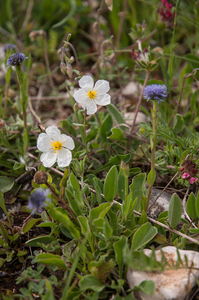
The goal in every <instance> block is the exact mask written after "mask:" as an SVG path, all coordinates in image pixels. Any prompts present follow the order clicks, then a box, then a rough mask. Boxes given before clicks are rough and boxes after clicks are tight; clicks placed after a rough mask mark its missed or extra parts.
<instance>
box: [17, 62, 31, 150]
mask: <svg viewBox="0 0 199 300" xmlns="http://www.w3.org/2000/svg"><path fill="white" fill-rule="evenodd" d="M16 73H17V78H18V81H19V88H20V102H21V107H22V114H23V122H24V132H23V140H24V154H26V153H27V149H28V144H29V138H28V127H27V118H26V107H27V97H26V92H25V87H24V80H23V72H22V70H21V65H19V66H16Z"/></svg>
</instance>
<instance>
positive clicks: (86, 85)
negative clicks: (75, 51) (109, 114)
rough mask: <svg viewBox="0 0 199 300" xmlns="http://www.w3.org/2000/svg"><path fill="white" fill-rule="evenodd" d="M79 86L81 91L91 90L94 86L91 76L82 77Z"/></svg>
mask: <svg viewBox="0 0 199 300" xmlns="http://www.w3.org/2000/svg"><path fill="white" fill-rule="evenodd" d="M79 86H80V88H82V89H92V88H93V86H94V81H93V78H92V77H91V76H85V75H84V76H82V78H81V79H80V80H79Z"/></svg>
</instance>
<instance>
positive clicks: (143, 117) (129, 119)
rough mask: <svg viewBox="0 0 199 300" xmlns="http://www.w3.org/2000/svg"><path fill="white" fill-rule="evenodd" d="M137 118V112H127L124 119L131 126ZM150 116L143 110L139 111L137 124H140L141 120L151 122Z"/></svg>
mask: <svg viewBox="0 0 199 300" xmlns="http://www.w3.org/2000/svg"><path fill="white" fill-rule="evenodd" d="M134 118H135V112H126V113H124V119H125V121H126V124H128V125H129V126H131V125H132V124H133V120H134ZM149 121H150V118H149V117H148V116H147V115H145V114H144V113H143V112H138V114H137V118H136V121H135V124H136V125H137V124H139V123H140V122H149Z"/></svg>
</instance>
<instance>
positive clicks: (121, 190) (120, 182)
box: [118, 170, 125, 201]
mask: <svg viewBox="0 0 199 300" xmlns="http://www.w3.org/2000/svg"><path fill="white" fill-rule="evenodd" d="M118 193H119V196H120V198H121V199H122V200H123V201H124V200H125V177H124V175H123V171H122V170H120V172H119V178H118Z"/></svg>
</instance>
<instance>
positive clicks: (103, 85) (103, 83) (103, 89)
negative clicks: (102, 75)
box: [94, 80, 110, 94]
mask: <svg viewBox="0 0 199 300" xmlns="http://www.w3.org/2000/svg"><path fill="white" fill-rule="evenodd" d="M94 90H96V91H97V93H99V94H106V93H107V92H108V91H109V90H110V85H109V82H108V81H107V80H98V81H97V82H96V84H95V86H94Z"/></svg>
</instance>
